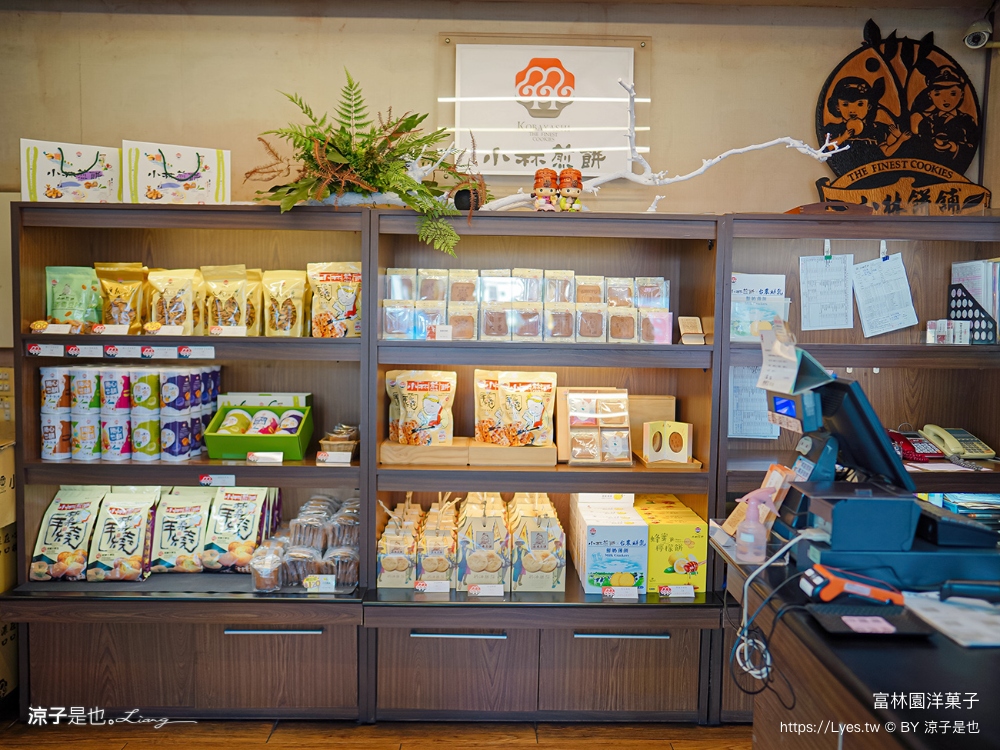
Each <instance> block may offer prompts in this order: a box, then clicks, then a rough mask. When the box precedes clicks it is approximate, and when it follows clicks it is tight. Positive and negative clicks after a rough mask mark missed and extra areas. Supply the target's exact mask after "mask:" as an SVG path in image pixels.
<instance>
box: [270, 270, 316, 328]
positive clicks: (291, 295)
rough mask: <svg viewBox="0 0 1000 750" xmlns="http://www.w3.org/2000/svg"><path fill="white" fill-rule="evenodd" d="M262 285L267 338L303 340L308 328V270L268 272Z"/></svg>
mask: <svg viewBox="0 0 1000 750" xmlns="http://www.w3.org/2000/svg"><path fill="white" fill-rule="evenodd" d="M263 284H264V314H265V322H264V335H265V336H272V337H274V336H277V337H282V338H297V337H301V336H302V335H303V330H304V328H305V325H304V324H305V311H306V288H307V281H306V274H305V271H265V272H264V276H263Z"/></svg>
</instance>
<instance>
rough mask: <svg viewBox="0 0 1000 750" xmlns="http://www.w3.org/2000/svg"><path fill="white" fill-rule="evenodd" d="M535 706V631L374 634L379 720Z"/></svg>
mask: <svg viewBox="0 0 1000 750" xmlns="http://www.w3.org/2000/svg"><path fill="white" fill-rule="evenodd" d="M537 707H538V631H537V630H506V631H501V630H462V631H455V630H451V631H447V630H438V629H420V630H404V629H397V628H380V629H379V631H378V711H379V716H380V717H382V716H383V715H390V716H391V715H393V713H394V712H403V713H405V712H406V711H428V712H433V711H450V712H462V711H466V712H477V713H506V714H512V713H524V712H534V711H535V710H536V709H537Z"/></svg>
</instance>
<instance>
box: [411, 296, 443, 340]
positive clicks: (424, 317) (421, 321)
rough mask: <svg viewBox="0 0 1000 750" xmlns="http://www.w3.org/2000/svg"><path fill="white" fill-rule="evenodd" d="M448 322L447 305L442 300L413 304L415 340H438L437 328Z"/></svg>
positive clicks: (421, 301) (419, 301)
mask: <svg viewBox="0 0 1000 750" xmlns="http://www.w3.org/2000/svg"><path fill="white" fill-rule="evenodd" d="M447 320H448V306H447V303H445V302H442V301H440V300H417V301H416V302H414V303H413V338H415V339H417V340H418V341H427V340H428V339H431V340H433V339H436V338H437V327H438V326H441V325H445V323H446V321H447Z"/></svg>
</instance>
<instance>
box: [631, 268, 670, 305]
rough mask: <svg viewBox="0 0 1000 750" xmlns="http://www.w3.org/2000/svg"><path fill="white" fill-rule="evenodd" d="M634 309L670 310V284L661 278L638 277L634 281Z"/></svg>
mask: <svg viewBox="0 0 1000 750" xmlns="http://www.w3.org/2000/svg"><path fill="white" fill-rule="evenodd" d="M635 302H636V305H635V306H636V307H653V308H661V309H663V310H669V309H670V282H669V281H665V280H664V279H663V277H662V276H639V277H637V278H636V280H635Z"/></svg>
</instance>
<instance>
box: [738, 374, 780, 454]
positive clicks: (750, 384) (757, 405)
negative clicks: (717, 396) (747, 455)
mask: <svg viewBox="0 0 1000 750" xmlns="http://www.w3.org/2000/svg"><path fill="white" fill-rule="evenodd" d="M760 369H761V368H759V367H730V368H729V437H731V438H762V439H765V440H777V439H778V436H779V435H781V428H780V427H779V426H778V425H776V424H771V423H770V422H768V421H767V395H766V394H765V393H764V391H762V390H761V389H760V388H758V387H757V378H758V377H760Z"/></svg>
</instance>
